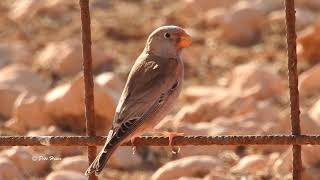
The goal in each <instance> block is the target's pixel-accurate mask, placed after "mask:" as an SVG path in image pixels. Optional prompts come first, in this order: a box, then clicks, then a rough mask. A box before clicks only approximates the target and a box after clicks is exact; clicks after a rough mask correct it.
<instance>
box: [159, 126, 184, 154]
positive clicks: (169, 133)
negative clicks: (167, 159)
mask: <svg viewBox="0 0 320 180" xmlns="http://www.w3.org/2000/svg"><path fill="white" fill-rule="evenodd" d="M161 134H163V135H164V136H168V138H169V146H170V147H171V151H172V153H173V154H178V153H179V152H180V147H178V149H177V150H176V149H175V148H174V146H173V145H172V141H173V138H174V137H176V136H183V135H184V133H179V132H169V131H163V132H161Z"/></svg>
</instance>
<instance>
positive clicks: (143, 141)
mask: <svg viewBox="0 0 320 180" xmlns="http://www.w3.org/2000/svg"><path fill="white" fill-rule="evenodd" d="M105 140H106V136H94V137H93V136H33V137H32V136H1V137H0V146H102V145H103V144H104V143H105ZM168 144H169V139H168V138H167V137H162V136H142V137H137V138H136V139H135V140H134V145H135V146H140V145H148V146H168ZM307 144H310V145H320V135H316V136H308V135H269V136H253V135H252V136H176V137H174V138H173V142H172V145H175V146H188V145H192V146H205V145H307ZM123 146H132V144H131V143H130V142H127V143H124V144H123Z"/></svg>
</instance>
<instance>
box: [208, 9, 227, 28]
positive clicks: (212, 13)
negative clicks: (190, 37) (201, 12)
mask: <svg viewBox="0 0 320 180" xmlns="http://www.w3.org/2000/svg"><path fill="white" fill-rule="evenodd" d="M225 13H226V9H224V8H214V9H210V10H209V11H208V12H206V14H205V17H204V21H205V24H206V26H207V27H216V26H219V25H221V24H222V22H223V19H224V15H225Z"/></svg>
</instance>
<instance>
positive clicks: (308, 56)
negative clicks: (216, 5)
mask: <svg viewBox="0 0 320 180" xmlns="http://www.w3.org/2000/svg"><path fill="white" fill-rule="evenodd" d="M319 34H320V22H319V21H318V22H316V23H314V24H313V25H311V26H310V27H308V28H306V29H305V30H303V31H302V32H301V33H300V34H299V35H298V46H297V52H298V56H299V59H305V60H309V61H311V62H319V60H320V52H319V48H318V47H319V46H320V36H319Z"/></svg>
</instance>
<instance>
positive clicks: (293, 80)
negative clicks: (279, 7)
mask: <svg viewBox="0 0 320 180" xmlns="http://www.w3.org/2000/svg"><path fill="white" fill-rule="evenodd" d="M285 11H286V32H287V47H288V75H289V88H290V108H291V127H292V134H293V135H300V134H301V128H300V110H299V90H298V70H297V52H296V39H297V35H296V30H295V23H296V18H295V5H294V0H285ZM292 152H293V153H292V155H293V160H292V165H293V168H292V176H293V179H294V180H300V179H301V171H302V162H301V146H300V145H293V147H292Z"/></svg>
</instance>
